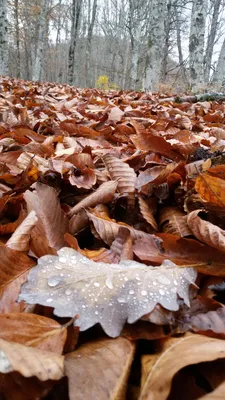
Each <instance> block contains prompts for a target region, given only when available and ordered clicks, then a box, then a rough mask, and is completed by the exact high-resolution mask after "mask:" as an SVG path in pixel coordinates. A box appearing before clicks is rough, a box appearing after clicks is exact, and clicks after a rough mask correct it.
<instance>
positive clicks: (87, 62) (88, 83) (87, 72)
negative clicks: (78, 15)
mask: <svg viewBox="0 0 225 400" xmlns="http://www.w3.org/2000/svg"><path fill="white" fill-rule="evenodd" d="M90 8H91V4H90V0H89V9H90ZM96 12H97V0H93V5H92V15H91V18H90V20H89V21H88V22H89V26H88V35H87V47H86V60H85V82H86V86H87V87H89V88H90V87H92V76H91V69H90V64H91V41H92V35H93V29H94V24H95V18H96ZM89 15H90V14H89Z"/></svg>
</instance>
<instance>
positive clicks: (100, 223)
mask: <svg viewBox="0 0 225 400" xmlns="http://www.w3.org/2000/svg"><path fill="white" fill-rule="evenodd" d="M87 215H88V217H89V219H90V221H91V222H92V223H93V224H94V227H95V229H96V231H97V233H98V235H99V236H100V237H101V239H102V240H103V241H104V242H105V243H107V244H108V245H109V246H111V244H112V242H113V241H114V240H115V239H116V237H117V235H118V233H119V229H120V228H121V227H122V226H124V227H125V228H127V229H128V230H129V231H130V233H131V237H132V239H137V238H144V237H147V238H148V240H149V241H151V240H152V241H153V243H160V242H161V240H160V239H158V238H157V237H156V236H154V235H150V234H148V233H145V232H143V231H139V230H138V229H134V228H132V227H131V226H129V225H126V224H122V223H121V224H119V223H117V222H114V221H113V220H110V219H104V218H100V217H98V216H96V215H94V214H92V213H90V212H87Z"/></svg>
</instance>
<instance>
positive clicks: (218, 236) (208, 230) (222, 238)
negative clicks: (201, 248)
mask: <svg viewBox="0 0 225 400" xmlns="http://www.w3.org/2000/svg"><path fill="white" fill-rule="evenodd" d="M201 211H202V210H195V211H192V212H191V213H190V214H188V216H187V223H188V226H189V228H190V229H191V230H192V232H193V234H194V235H195V237H196V238H197V239H198V240H200V241H201V242H204V243H206V244H208V245H209V246H211V247H215V248H216V249H218V250H220V251H223V252H225V231H224V230H223V229H221V228H219V227H218V226H216V225H214V224H212V223H211V222H208V221H204V220H203V219H201V218H200V217H199V215H198V214H199V213H200V212H201Z"/></svg>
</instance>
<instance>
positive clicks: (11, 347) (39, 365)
mask: <svg viewBox="0 0 225 400" xmlns="http://www.w3.org/2000/svg"><path fill="white" fill-rule="evenodd" d="M0 349H1V355H0V370H1V373H3V374H8V373H9V372H12V371H17V372H19V373H20V374H21V375H22V376H24V377H26V378H29V377H31V376H36V377H37V378H38V379H40V380H41V381H47V380H48V379H52V380H59V379H61V378H62V377H63V375H64V357H63V356H61V355H59V354H55V353H52V352H49V351H44V350H39V349H37V348H34V347H27V346H24V345H23V344H20V343H13V342H7V341H6V340H3V339H0Z"/></svg>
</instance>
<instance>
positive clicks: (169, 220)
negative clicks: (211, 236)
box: [159, 207, 192, 237]
mask: <svg viewBox="0 0 225 400" xmlns="http://www.w3.org/2000/svg"><path fill="white" fill-rule="evenodd" d="M159 219H160V226H161V229H162V231H163V232H165V233H171V234H172V235H176V236H181V237H185V236H192V232H191V230H190V229H189V227H188V224H187V218H186V214H185V213H183V212H182V211H180V210H179V208H177V207H164V208H163V209H162V210H161V212H160V217H159Z"/></svg>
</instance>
